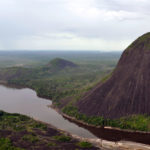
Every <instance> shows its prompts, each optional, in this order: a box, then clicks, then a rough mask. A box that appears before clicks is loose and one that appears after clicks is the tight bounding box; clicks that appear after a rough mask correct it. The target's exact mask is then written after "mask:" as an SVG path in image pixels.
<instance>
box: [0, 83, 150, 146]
mask: <svg viewBox="0 0 150 150" xmlns="http://www.w3.org/2000/svg"><path fill="white" fill-rule="evenodd" d="M51 104H52V102H51V101H50V100H47V99H44V98H40V97H38V96H37V95H36V92H35V91H33V90H31V89H29V88H23V89H17V88H10V87H6V86H3V85H0V110H3V111H6V112H9V113H20V114H24V115H27V116H30V117H33V118H35V119H37V120H40V121H43V122H46V123H49V124H51V125H53V126H54V127H56V128H59V129H62V130H65V131H67V132H69V133H71V134H75V135H78V136H80V137H84V138H102V139H105V140H110V141H120V140H126V141H134V142H141V143H144V144H150V134H146V133H129V132H123V131H117V130H110V129H103V128H100V129H96V128H93V127H87V126H85V125H82V124H80V123H76V122H73V121H71V120H68V119H66V118H64V117H63V116H61V115H60V114H59V113H58V112H57V111H55V110H54V109H52V108H50V107H48V106H49V105H51Z"/></svg>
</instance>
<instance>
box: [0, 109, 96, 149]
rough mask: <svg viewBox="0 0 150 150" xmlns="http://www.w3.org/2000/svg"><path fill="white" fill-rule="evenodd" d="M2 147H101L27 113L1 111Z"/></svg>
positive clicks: (0, 145)
mask: <svg viewBox="0 0 150 150" xmlns="http://www.w3.org/2000/svg"><path fill="white" fill-rule="evenodd" d="M0 149H13V150H25V149H27V150H31V149H34V150H43V149H47V150H51V149H53V150H55V149H57V150H58V149H62V150H63V149H64V150H76V149H81V150H85V149H89V150H98V149H99V148H98V147H95V146H93V145H92V144H90V143H89V142H86V141H81V140H79V139H77V138H73V136H70V134H68V133H67V132H64V131H62V130H59V129H56V128H55V127H53V126H51V125H49V124H46V123H42V122H41V121H35V120H34V119H32V118H30V117H27V116H25V115H20V114H16V113H15V114H10V113H6V112H3V111H0Z"/></svg>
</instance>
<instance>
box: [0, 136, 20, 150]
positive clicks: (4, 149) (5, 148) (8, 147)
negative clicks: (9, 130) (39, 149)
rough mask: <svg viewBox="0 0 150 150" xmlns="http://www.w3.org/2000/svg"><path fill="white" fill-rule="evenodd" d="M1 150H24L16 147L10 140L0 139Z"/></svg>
mask: <svg viewBox="0 0 150 150" xmlns="http://www.w3.org/2000/svg"><path fill="white" fill-rule="evenodd" d="M0 150H23V149H21V148H17V147H14V146H13V145H12V143H11V141H10V139H9V138H0Z"/></svg>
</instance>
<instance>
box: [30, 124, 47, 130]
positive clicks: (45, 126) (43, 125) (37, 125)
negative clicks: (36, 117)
mask: <svg viewBox="0 0 150 150" xmlns="http://www.w3.org/2000/svg"><path fill="white" fill-rule="evenodd" d="M31 127H32V128H38V129H41V130H44V131H46V130H47V125H45V124H43V123H39V122H33V124H32V125H31Z"/></svg>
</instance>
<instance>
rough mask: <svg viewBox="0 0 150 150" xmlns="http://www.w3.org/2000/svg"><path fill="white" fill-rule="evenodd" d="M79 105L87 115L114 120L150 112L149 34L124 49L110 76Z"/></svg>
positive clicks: (149, 113)
mask: <svg viewBox="0 0 150 150" xmlns="http://www.w3.org/2000/svg"><path fill="white" fill-rule="evenodd" d="M78 108H79V111H80V112H81V113H84V114H86V115H88V116H103V117H105V118H111V119H112V118H120V117H122V116H129V115H133V114H148V115H150V109H149V108H150V33H146V34H144V35H143V36H141V37H139V38H138V39H137V40H135V41H134V42H133V43H132V44H131V45H130V46H129V47H128V48H127V49H126V50H125V51H124V52H123V54H122V56H121V58H120V60H119V63H118V65H117V67H116V68H115V70H114V71H113V73H112V74H111V75H110V77H109V79H107V80H106V81H103V82H101V83H99V84H98V85H97V86H96V87H95V88H93V89H92V90H91V91H90V92H88V93H87V94H86V95H85V96H84V97H83V98H82V99H81V100H80V101H79V102H78Z"/></svg>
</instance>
